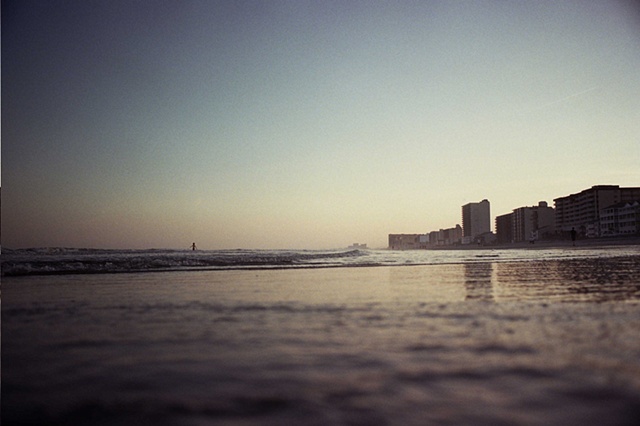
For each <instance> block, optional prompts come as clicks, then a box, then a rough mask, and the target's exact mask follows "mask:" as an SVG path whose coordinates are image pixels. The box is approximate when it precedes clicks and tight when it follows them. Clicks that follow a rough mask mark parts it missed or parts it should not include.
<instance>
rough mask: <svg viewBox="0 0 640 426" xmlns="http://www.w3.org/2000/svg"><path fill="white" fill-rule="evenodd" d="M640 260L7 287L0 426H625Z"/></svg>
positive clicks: (636, 381) (639, 405)
mask: <svg viewBox="0 0 640 426" xmlns="http://www.w3.org/2000/svg"><path fill="white" fill-rule="evenodd" d="M638 283H640V256H625V257H615V258H606V259H605V258H603V259H587V260H585V259H573V260H554V261H528V262H502V263H493V262H491V261H488V262H477V263H472V264H451V265H427V266H406V267H403V266H400V267H374V268H372V267H359V268H330V269H314V270H271V271H266V270H261V271H212V272H172V273H145V274H117V275H91V276H55V277H50V276H49V277H37V276H36V277H21V278H3V288H2V298H3V301H2V302H3V307H2V308H3V309H2V327H3V329H2V331H3V342H2V343H3V348H2V349H3V350H2V364H3V389H2V398H3V401H2V402H3V404H2V405H3V409H4V410H3V420H5V422H6V424H19V423H20V422H23V424H100V425H129V424H131V425H133V424H136V425H138V424H158V425H173V424H184V425H209V424H224V425H245V424H264V425H280V424H311V425H325V424H336V425H352V424H356V425H395V424H398V425H424V424H451V425H496V424H516V425H583V424H598V425H625V424H628V425H631V424H636V421H637V419H638V418H640V417H639V416H638V414H639V413H640V339H638V330H640V286H639V285H638Z"/></svg>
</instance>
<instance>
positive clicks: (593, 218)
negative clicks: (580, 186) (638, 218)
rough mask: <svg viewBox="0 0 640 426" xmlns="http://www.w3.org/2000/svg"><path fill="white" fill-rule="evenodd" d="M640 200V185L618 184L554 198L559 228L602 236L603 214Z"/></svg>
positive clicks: (600, 186) (587, 234)
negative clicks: (619, 205)
mask: <svg viewBox="0 0 640 426" xmlns="http://www.w3.org/2000/svg"><path fill="white" fill-rule="evenodd" d="M638 200H640V188H638V187H632V188H620V187H619V186H618V185H596V186H592V187H591V188H589V189H585V190H584V191H581V192H578V193H576V194H571V195H567V196H565V197H560V198H556V199H554V200H553V201H554V203H555V208H556V229H557V230H558V231H561V232H567V231H571V229H575V230H576V231H578V233H579V234H582V235H584V236H587V237H598V236H600V235H601V232H600V214H601V212H602V211H603V210H604V209H606V208H607V207H609V206H612V205H614V204H618V203H623V202H633V201H638Z"/></svg>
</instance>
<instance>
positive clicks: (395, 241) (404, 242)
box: [389, 234, 429, 250]
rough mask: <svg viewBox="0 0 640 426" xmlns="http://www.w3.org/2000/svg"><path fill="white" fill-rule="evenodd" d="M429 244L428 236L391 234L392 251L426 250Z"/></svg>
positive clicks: (390, 246) (390, 244)
mask: <svg viewBox="0 0 640 426" xmlns="http://www.w3.org/2000/svg"><path fill="white" fill-rule="evenodd" d="M427 244H429V235H428V234H389V249H391V250H418V249H426V248H427Z"/></svg>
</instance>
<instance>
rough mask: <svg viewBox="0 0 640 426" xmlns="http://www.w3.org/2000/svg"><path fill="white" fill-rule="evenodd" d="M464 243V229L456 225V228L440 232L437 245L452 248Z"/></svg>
mask: <svg viewBox="0 0 640 426" xmlns="http://www.w3.org/2000/svg"><path fill="white" fill-rule="evenodd" d="M461 242H462V227H461V226H460V225H456V226H455V227H454V228H447V229H441V230H439V231H438V241H437V244H438V245H441V246H451V245H454V244H460V243H461Z"/></svg>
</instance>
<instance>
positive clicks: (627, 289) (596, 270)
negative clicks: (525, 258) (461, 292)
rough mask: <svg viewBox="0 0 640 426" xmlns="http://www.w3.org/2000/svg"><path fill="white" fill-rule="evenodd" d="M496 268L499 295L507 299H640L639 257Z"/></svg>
mask: <svg viewBox="0 0 640 426" xmlns="http://www.w3.org/2000/svg"><path fill="white" fill-rule="evenodd" d="M496 271H497V272H496V281H497V283H496V286H497V287H499V296H500V297H501V298H506V299H516V300H523V299H539V298H544V299H551V300H559V301H565V302H576V301H593V302H605V301H624V300H638V299H640V258H638V257H624V258H596V259H570V260H553V261H545V262H537V261H534V262H514V263H496Z"/></svg>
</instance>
